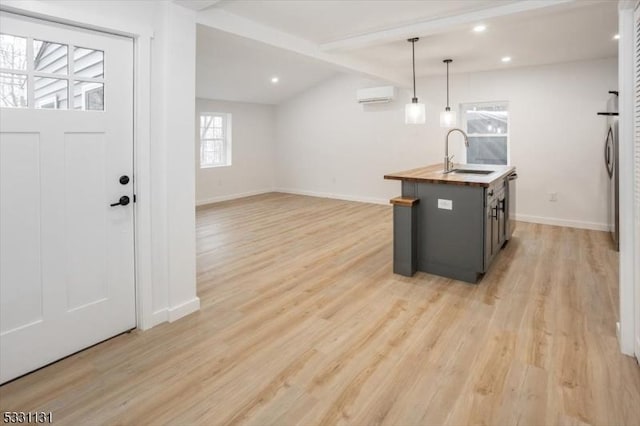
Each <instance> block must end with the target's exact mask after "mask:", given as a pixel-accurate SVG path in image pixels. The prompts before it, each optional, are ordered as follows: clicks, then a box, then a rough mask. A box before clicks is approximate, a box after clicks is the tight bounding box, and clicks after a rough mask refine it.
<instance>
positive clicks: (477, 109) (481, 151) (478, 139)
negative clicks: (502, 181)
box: [460, 102, 509, 164]
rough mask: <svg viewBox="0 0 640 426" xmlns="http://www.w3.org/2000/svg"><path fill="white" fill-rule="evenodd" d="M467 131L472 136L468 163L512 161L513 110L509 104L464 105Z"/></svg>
mask: <svg viewBox="0 0 640 426" xmlns="http://www.w3.org/2000/svg"><path fill="white" fill-rule="evenodd" d="M460 115H461V116H462V120H463V128H464V130H465V131H466V132H467V135H468V137H469V148H467V163H468V164H507V163H508V162H509V109H508V104H507V102H482V103H473V104H463V105H462V114H460Z"/></svg>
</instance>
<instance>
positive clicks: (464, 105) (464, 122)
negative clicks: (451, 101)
mask: <svg viewBox="0 0 640 426" xmlns="http://www.w3.org/2000/svg"><path fill="white" fill-rule="evenodd" d="M473 106H476V107H477V106H483V107H487V106H504V107H505V109H506V111H507V131H506V132H505V133H467V137H472V138H480V139H482V138H495V137H504V138H506V141H507V164H506V165H507V166H509V165H511V137H510V133H511V119H510V118H511V117H510V115H509V111H510V109H509V101H506V100H503V101H481V102H463V103H461V104H460V117H461V121H462V122H461V125H462V129H463V130H464V131H465V133H466V132H467V129H468V127H467V114H466V111H467V109H468V107H473ZM468 151H469V148H465V157H466V159H465V160H466V162H468V161H469V157H468ZM469 164H481V163H469ZM482 164H486V163H482ZM489 165H502V164H489Z"/></svg>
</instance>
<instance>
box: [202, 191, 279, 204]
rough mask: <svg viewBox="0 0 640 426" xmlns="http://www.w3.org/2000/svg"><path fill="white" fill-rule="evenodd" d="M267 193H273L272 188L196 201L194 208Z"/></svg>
mask: <svg viewBox="0 0 640 426" xmlns="http://www.w3.org/2000/svg"><path fill="white" fill-rule="evenodd" d="M269 192H273V189H272V188H267V189H259V190H256V191H248V192H241V193H239V194H229V195H221V196H219V197H213V198H205V199H202V200H196V206H204V205H206V204H213V203H219V202H220V201H229V200H235V199H238V198H244V197H251V196H253V195H260V194H266V193H269Z"/></svg>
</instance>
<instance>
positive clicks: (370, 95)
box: [356, 86, 396, 104]
mask: <svg viewBox="0 0 640 426" xmlns="http://www.w3.org/2000/svg"><path fill="white" fill-rule="evenodd" d="M395 97H396V88H395V87H394V86H382V87H369V88H368V89H360V90H358V92H357V94H356V99H357V100H358V103H361V104H376V103H380V102H391V101H392V100H393V98H395Z"/></svg>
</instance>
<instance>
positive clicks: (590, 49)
mask: <svg viewBox="0 0 640 426" xmlns="http://www.w3.org/2000/svg"><path fill="white" fill-rule="evenodd" d="M177 1H178V2H180V3H181V4H184V5H185V6H188V7H190V8H193V9H195V10H197V12H196V13H197V21H198V23H199V24H200V26H201V27H200V28H199V30H198V93H199V95H201V92H203V91H206V90H205V87H207V86H208V88H209V89H210V90H208V91H206V97H216V96H217V97H218V98H221V99H222V98H227V99H230V98H232V97H233V96H234V93H235V94H236V95H235V97H236V98H237V99H231V100H249V99H254V101H256V102H264V103H278V102H281V101H282V100H284V99H286V98H287V97H289V96H291V95H292V94H294V93H297V92H299V91H301V90H304V89H305V88H307V87H310V86H312V85H315V84H317V83H318V82H319V81H321V80H322V79H324V78H328V77H329V76H331V75H333V74H334V73H335V72H341V71H342V72H345V71H346V72H355V73H358V74H361V75H365V76H368V77H375V78H378V79H382V80H386V81H389V82H391V83H393V84H397V85H400V86H408V85H409V83H410V76H411V46H410V44H408V43H407V41H406V39H407V38H409V37H420V41H419V42H418V43H417V44H416V72H417V74H418V76H432V75H442V74H443V73H444V72H445V67H444V65H443V64H442V60H443V59H445V58H452V59H453V60H454V62H453V64H452V68H451V70H452V72H454V73H456V72H475V71H485V70H492V69H503V68H510V67H511V68H513V67H522V66H534V65H543V64H549V63H558V62H569V61H577V60H586V59H596V58H606V57H613V56H616V55H617V43H616V41H615V40H613V39H612V37H613V35H614V34H615V33H616V32H617V2H616V1H608V0H604V1H596V0H575V1H574V0H519V1H513V0H500V1H496V0H444V1H441V0H430V1H403V0H391V1H386V0H376V1H350V0H342V1H333V0H317V1H308V0H307V1H294V0H270V1H252V0H243V1H232V0H221V1H216V0H177ZM478 24H483V25H485V26H486V30H485V31H484V32H481V33H476V32H474V31H472V28H473V27H474V26H476V25H478ZM504 56H510V57H511V58H512V60H511V62H509V63H504V62H502V61H501V60H500V59H501V58H502V57H504ZM276 74H281V75H283V76H285V74H286V77H285V78H282V77H281V80H280V82H279V83H278V86H277V88H274V87H273V85H271V83H270V81H269V79H270V78H271V76H272V75H276ZM214 81H215V83H214ZM251 81H254V82H260V83H264V84H252V83H250V82H251ZM207 82H208V83H207ZM274 89H276V90H274ZM201 96H205V95H201ZM223 96H224V97H223Z"/></svg>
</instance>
